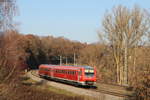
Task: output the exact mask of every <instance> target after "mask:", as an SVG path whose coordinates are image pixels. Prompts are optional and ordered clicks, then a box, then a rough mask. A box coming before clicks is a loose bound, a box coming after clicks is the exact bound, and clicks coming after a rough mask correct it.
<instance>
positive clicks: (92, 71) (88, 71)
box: [85, 69, 94, 77]
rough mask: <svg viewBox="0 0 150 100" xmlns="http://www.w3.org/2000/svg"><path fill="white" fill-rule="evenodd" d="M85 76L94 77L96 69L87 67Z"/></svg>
mask: <svg viewBox="0 0 150 100" xmlns="http://www.w3.org/2000/svg"><path fill="white" fill-rule="evenodd" d="M85 76H86V77H93V76H94V70H93V69H85Z"/></svg>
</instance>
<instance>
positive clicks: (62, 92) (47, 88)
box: [22, 76, 95, 100]
mask: <svg viewBox="0 0 150 100" xmlns="http://www.w3.org/2000/svg"><path fill="white" fill-rule="evenodd" d="M23 77H26V76H23ZM24 79H25V80H22V84H23V85H26V86H31V87H32V88H34V89H36V90H37V91H44V92H47V93H53V94H57V95H63V96H65V97H71V98H79V100H80V99H81V100H95V98H92V97H89V96H85V95H78V94H75V93H72V92H69V91H66V90H64V89H59V88H56V87H53V86H48V85H45V84H42V83H41V84H39V82H36V81H34V80H32V79H30V78H29V79H28V78H24ZM60 98H61V97H60ZM60 100H61V99H60ZM75 100H76V99H75ZM77 100H78V99H77Z"/></svg>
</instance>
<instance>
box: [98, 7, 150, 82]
mask: <svg viewBox="0 0 150 100" xmlns="http://www.w3.org/2000/svg"><path fill="white" fill-rule="evenodd" d="M102 25H103V32H100V33H99V35H100V36H102V35H101V34H104V38H105V40H107V41H108V43H109V45H110V46H111V47H112V50H113V57H114V60H115V64H116V73H117V83H119V84H124V85H126V84H128V60H129V56H130V54H131V53H132V51H133V50H136V49H133V48H134V47H135V46H137V45H138V44H139V41H142V40H143V39H145V38H143V37H144V36H145V35H146V34H147V33H148V32H149V27H150V24H149V16H148V13H147V11H146V10H144V9H140V8H139V7H138V6H135V7H134V8H133V9H128V8H126V7H124V6H121V5H119V6H118V7H115V8H113V10H112V12H107V13H106V15H105V16H104V20H103V23H102ZM129 50H130V52H129Z"/></svg>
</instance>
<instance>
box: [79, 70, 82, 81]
mask: <svg viewBox="0 0 150 100" xmlns="http://www.w3.org/2000/svg"><path fill="white" fill-rule="evenodd" d="M81 77H82V69H80V70H79V71H78V81H80V79H81Z"/></svg>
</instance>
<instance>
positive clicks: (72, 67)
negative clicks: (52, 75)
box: [42, 64, 93, 70]
mask: <svg viewBox="0 0 150 100" xmlns="http://www.w3.org/2000/svg"><path fill="white" fill-rule="evenodd" d="M42 65H45V66H46V67H54V68H63V69H74V70H77V69H80V68H85V69H93V67H91V66H78V65H75V66H72V65H62V66H60V65H49V64H42Z"/></svg>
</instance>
